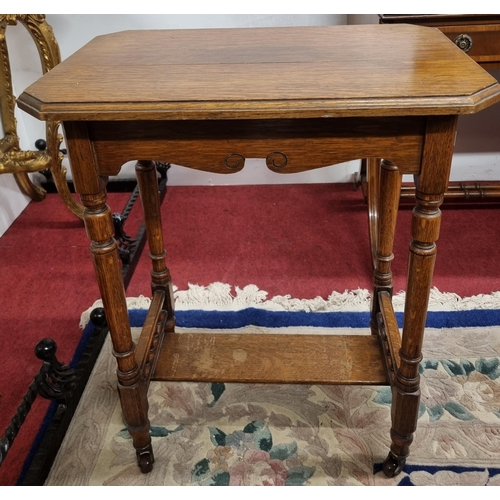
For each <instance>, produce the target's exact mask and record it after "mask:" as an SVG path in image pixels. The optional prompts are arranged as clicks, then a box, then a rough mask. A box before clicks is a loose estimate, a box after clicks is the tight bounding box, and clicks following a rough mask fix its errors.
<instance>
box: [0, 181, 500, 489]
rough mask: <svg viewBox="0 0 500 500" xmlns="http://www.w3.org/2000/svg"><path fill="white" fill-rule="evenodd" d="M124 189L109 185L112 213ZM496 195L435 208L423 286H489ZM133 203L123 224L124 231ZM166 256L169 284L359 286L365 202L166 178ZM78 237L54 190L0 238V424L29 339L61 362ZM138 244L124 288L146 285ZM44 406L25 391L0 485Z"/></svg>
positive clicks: (405, 218) (494, 269)
mask: <svg viewBox="0 0 500 500" xmlns="http://www.w3.org/2000/svg"><path fill="white" fill-rule="evenodd" d="M127 198H128V195H127V194H111V195H110V197H109V203H110V205H111V208H112V211H121V210H122V208H123V206H124V205H125V203H126V200H127ZM408 207H411V204H410V205H406V204H405V206H403V207H402V209H401V211H400V216H399V222H398V229H399V232H398V236H397V239H396V245H395V252H394V253H395V255H396V258H395V261H394V265H393V270H394V273H395V290H396V291H399V290H401V289H403V288H404V285H405V277H406V262H407V255H408V244H409V241H410V236H409V222H410V218H411V209H410V208H408ZM499 208H500V206H499V205H498V204H497V203H490V204H484V205H481V206H478V205H470V204H468V205H463V204H462V205H460V208H457V207H455V206H453V205H451V204H450V203H448V202H447V203H446V204H445V206H444V208H443V224H442V230H441V238H440V241H439V242H438V249H439V250H438V260H437V265H436V271H435V278H434V282H433V285H434V286H436V287H437V288H438V289H439V290H441V291H443V292H444V291H448V292H455V293H458V294H459V295H461V296H470V295H476V294H479V293H491V292H492V291H495V290H499V289H500V286H499V284H500V266H499V265H498V262H499V257H500V255H499V253H500V250H499V239H500V238H499V236H498V229H497V228H498V221H499V217H500V215H499V214H500V212H499V211H498V209H499ZM139 215H140V211H139V210H136V209H134V211H133V213H132V215H131V218H130V219H129V222H128V225H127V226H126V231H127V233H129V234H131V235H134V234H135V230H136V228H137V227H138V225H139V222H140V221H139V218H138V217H139ZM163 219H164V229H165V241H166V244H167V250H168V263H169V266H170V269H171V272H172V276H173V280H174V283H175V285H177V286H178V287H179V288H180V289H185V288H186V287H187V284H188V283H189V282H190V283H197V284H200V285H207V284H209V283H211V282H214V281H221V282H226V283H230V284H232V285H234V286H240V287H243V286H245V285H247V284H250V283H252V284H255V285H257V286H258V287H259V288H260V289H262V290H266V291H268V292H269V297H272V296H274V295H278V294H279V295H283V294H290V295H292V296H293V297H297V298H312V297H315V296H317V295H321V296H323V297H327V296H328V295H329V294H330V293H331V292H332V291H333V290H336V291H340V292H342V291H344V290H345V289H355V288H368V289H369V288H370V282H371V265H370V254H369V246H368V226H367V208H366V205H365V204H364V202H363V199H362V195H361V193H360V192H354V191H353V190H352V186H351V185H348V184H345V185H326V184H319V185H318V184H311V185H286V186H279V185H277V186H236V187H235V186H231V187H170V188H169V189H168V193H167V196H166V199H165V201H164V204H163ZM88 246H89V242H88V240H87V237H86V235H85V231H84V230H83V227H82V224H81V223H80V222H79V221H78V220H76V219H75V218H74V216H73V215H72V214H71V213H69V211H68V210H67V209H66V208H65V206H64V205H63V203H62V201H61V200H60V199H59V197H58V196H57V195H48V196H47V199H46V200H45V201H44V202H42V203H32V204H30V205H29V206H28V207H27V208H26V210H25V211H24V212H23V214H22V215H21V216H20V217H19V218H18V219H17V220H16V222H15V223H14V225H13V226H12V227H11V228H10V229H9V230H8V232H7V233H6V234H5V235H4V236H3V237H2V238H0V266H1V270H2V271H1V273H2V274H1V285H2V286H1V287H0V299H1V308H0V337H1V340H2V355H1V364H2V370H1V373H0V393H1V394H2V397H1V399H0V409H1V411H0V433H1V434H3V431H4V429H5V428H6V427H7V425H8V423H9V421H10V418H11V417H12V415H13V414H14V413H15V410H16V408H17V406H18V405H19V404H20V402H21V400H22V397H23V395H24V393H25V392H26V390H27V388H28V385H29V384H30V382H31V381H32V379H33V376H34V375H35V373H36V372H37V371H38V369H39V367H40V362H39V361H38V360H37V359H36V358H35V356H34V354H33V348H34V346H35V344H36V342H37V341H38V340H40V339H42V338H44V337H51V338H53V339H54V340H55V341H56V342H57V345H58V347H59V350H58V357H59V359H61V360H63V361H64V362H69V360H70V359H71V356H72V354H73V352H74V350H75V347H76V345H77V343H78V341H79V338H80V334H81V331H80V330H79V328H78V322H79V318H80V314H81V312H82V311H83V310H85V309H87V308H88V307H89V306H90V305H91V304H92V303H93V302H94V301H95V300H96V299H97V298H98V291H97V285H96V284H95V280H94V275H93V269H92V264H91V261H90V257H89V252H88ZM149 267H150V266H149V262H148V260H147V250H146V251H145V252H144V253H143V256H142V258H141V260H140V262H139V264H138V266H137V269H136V272H135V274H134V277H133V278H132V281H131V283H130V285H129V288H128V290H127V295H129V296H137V295H140V294H146V295H147V294H148V293H149V290H148V288H149V275H148V274H149ZM46 407H47V402H45V401H41V400H37V402H36V403H35V407H34V410H33V411H32V412H31V414H30V416H29V417H28V421H27V422H26V424H25V425H24V426H23V428H22V430H21V432H20V434H19V435H18V438H17V439H16V442H15V443H14V446H13V448H12V449H11V450H10V452H9V454H8V456H7V459H6V461H5V462H4V464H3V465H2V466H1V467H0V485H9V484H15V482H16V479H17V477H18V476H19V472H20V470H21V467H22V464H23V462H24V459H25V457H26V455H27V453H28V452H29V449H30V447H31V444H32V441H33V439H34V437H35V434H36V431H37V429H38V427H39V426H40V422H41V419H42V417H43V414H44V412H45V408H46Z"/></svg>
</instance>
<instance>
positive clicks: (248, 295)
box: [80, 282, 500, 328]
mask: <svg viewBox="0 0 500 500" xmlns="http://www.w3.org/2000/svg"><path fill="white" fill-rule="evenodd" d="M267 295H268V293H267V292H266V291H264V290H259V288H258V287H257V286H256V285H247V286H245V287H244V288H240V287H234V292H233V291H232V286H231V285H229V284H227V283H220V282H215V283H211V284H210V285H208V286H200V285H193V284H191V283H190V284H189V285H188V289H187V290H178V289H177V287H174V297H175V308H176V310H180V311H182V310H189V309H197V310H204V311H213V310H218V311H225V310H227V311H234V310H239V309H246V308H248V307H257V308H259V309H266V310H270V311H306V312H336V311H338V312H342V311H349V312H363V311H369V309H370V300H371V293H370V292H369V291H368V290H364V289H361V288H359V289H357V290H350V291H349V290H346V291H344V292H332V293H331V294H330V295H329V297H328V298H327V299H323V298H322V297H315V298H313V299H296V298H292V296H291V295H277V296H275V297H273V298H271V299H269V300H266V299H267ZM405 297H406V293H405V292H399V293H398V294H395V295H394V297H393V305H394V310H395V311H397V312H402V311H403V310H404V301H405ZM150 304H151V299H150V298H148V297H145V296H143V295H141V296H139V297H128V298H127V307H128V309H147V308H149V305H150ZM96 307H102V300H97V301H96V302H94V304H93V305H92V306H91V307H89V308H88V309H87V310H86V311H85V312H84V313H83V314H82V315H81V319H80V327H81V328H84V327H85V326H86V325H87V323H88V322H89V321H90V313H91V311H92V310H93V309H95V308H96ZM471 309H500V292H493V293H492V294H490V295H486V294H480V295H474V296H472V297H460V296H459V295H457V294H456V293H450V292H440V291H439V290H438V289H437V288H432V289H431V293H430V297H429V310H430V311H465V310H471Z"/></svg>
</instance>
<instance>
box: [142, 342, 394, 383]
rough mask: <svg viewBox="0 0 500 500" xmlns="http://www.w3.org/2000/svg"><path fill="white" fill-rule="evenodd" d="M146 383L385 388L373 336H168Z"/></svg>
mask: <svg viewBox="0 0 500 500" xmlns="http://www.w3.org/2000/svg"><path fill="white" fill-rule="evenodd" d="M151 380H164V381H188V382H195V381H196V382H228V383H229V382H243V383H304V384H356V385H358V384H359V385H388V383H389V382H388V380H387V377H386V373H385V369H384V362H383V357H382V352H381V348H380V344H379V341H378V338H377V337H376V336H375V335H290V334H282V335H274V334H248V333H245V334H220V333H216V334H214V333H196V334H190V333H168V334H167V335H166V337H165V340H164V342H163V346H162V348H161V352H160V353H159V359H158V362H157V365H156V369H155V372H154V373H153V375H152V377H151Z"/></svg>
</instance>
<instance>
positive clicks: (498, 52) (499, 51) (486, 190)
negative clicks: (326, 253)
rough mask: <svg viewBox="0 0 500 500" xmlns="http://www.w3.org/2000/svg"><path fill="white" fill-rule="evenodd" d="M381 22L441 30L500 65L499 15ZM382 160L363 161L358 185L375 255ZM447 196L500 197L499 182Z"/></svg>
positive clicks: (482, 59) (404, 191)
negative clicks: (364, 201)
mask: <svg viewBox="0 0 500 500" xmlns="http://www.w3.org/2000/svg"><path fill="white" fill-rule="evenodd" d="M379 22H380V24H389V25H396V24H413V25H418V26H429V27H433V28H437V29H439V30H440V31H441V32H442V33H444V34H445V35H446V36H447V37H448V38H449V39H450V40H451V41H452V42H453V43H455V45H457V46H458V47H459V48H460V49H462V50H463V51H464V52H465V53H466V54H467V55H468V56H469V57H471V58H472V59H473V60H474V61H476V62H477V63H478V64H480V65H481V66H482V67H483V68H485V69H487V70H489V69H497V68H500V15H499V14H380V15H379ZM380 161H381V160H380V159H379V158H368V159H363V160H362V162H361V169H360V172H359V178H358V180H357V185H361V187H362V190H363V194H364V196H365V199H366V202H367V204H368V222H369V231H370V243H371V249H372V255H373V258H374V260H375V253H376V251H377V236H376V235H377V232H378V229H377V220H378V214H377V206H378V202H377V199H376V198H377V197H378V191H379V180H378V177H379V175H380ZM414 196H415V187H414V186H412V185H404V186H402V187H401V197H402V198H413V197H414ZM444 196H445V199H454V200H456V199H460V200H464V201H468V200H473V201H477V200H483V199H491V198H499V197H500V182H499V181H489V182H485V181H481V180H480V181H474V182H467V181H465V182H457V183H453V184H450V185H448V188H447V189H446V191H445V193H444Z"/></svg>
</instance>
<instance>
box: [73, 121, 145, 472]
mask: <svg viewBox="0 0 500 500" xmlns="http://www.w3.org/2000/svg"><path fill="white" fill-rule="evenodd" d="M64 130H65V135H66V143H67V146H68V153H69V156H70V162H71V166H72V172H73V180H74V183H75V188H76V191H77V192H78V193H79V194H80V199H81V201H82V204H83V206H84V207H85V209H84V214H83V220H84V223H85V228H86V230H87V235H88V237H89V238H90V240H91V241H92V243H91V246H90V250H91V253H92V258H93V262H94V268H95V273H96V277H97V283H98V285H99V291H100V294H101V297H102V301H103V306H104V311H105V313H106V320H107V323H108V325H109V331H110V335H111V341H112V344H113V355H114V356H115V358H116V360H117V364H118V369H117V377H118V392H119V395H120V401H121V406H122V411H123V418H124V420H125V423H126V425H127V428H128V431H129V432H130V435H131V437H132V442H133V444H134V447H135V450H136V453H137V459H138V462H139V466H140V467H141V470H142V471H143V472H149V471H150V470H151V469H152V466H153V462H154V457H153V451H152V448H151V437H150V434H149V427H150V425H149V420H148V400H147V384H145V383H144V380H143V379H142V377H141V373H140V369H139V366H138V364H137V360H136V357H135V344H134V342H133V340H132V335H131V331H130V322H129V318H128V310H127V301H126V296H125V288H124V285H123V279H122V270H121V261H120V256H119V253H118V245H117V243H116V241H115V239H114V237H113V233H114V227H113V220H112V216H111V211H110V209H109V207H108V206H107V204H106V199H107V194H106V187H105V186H106V183H105V181H104V179H101V178H100V177H99V169H98V166H97V164H96V161H95V157H94V154H93V150H92V144H91V141H90V138H89V135H88V130H87V127H86V124H85V123H80V122H66V123H64Z"/></svg>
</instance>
